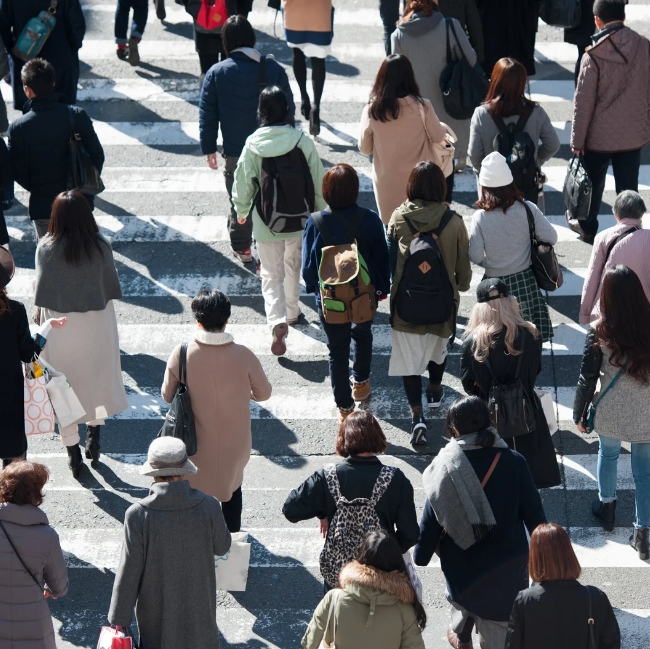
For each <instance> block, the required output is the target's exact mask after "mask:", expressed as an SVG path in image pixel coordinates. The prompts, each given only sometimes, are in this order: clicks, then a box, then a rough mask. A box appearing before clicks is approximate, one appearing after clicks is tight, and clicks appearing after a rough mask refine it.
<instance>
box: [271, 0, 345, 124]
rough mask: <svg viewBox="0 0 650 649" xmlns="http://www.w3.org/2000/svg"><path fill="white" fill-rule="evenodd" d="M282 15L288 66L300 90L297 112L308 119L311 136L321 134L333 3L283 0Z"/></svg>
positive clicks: (312, 0)
mask: <svg viewBox="0 0 650 649" xmlns="http://www.w3.org/2000/svg"><path fill="white" fill-rule="evenodd" d="M282 16H283V19H284V34H285V38H286V39H287V45H288V46H289V47H290V48H291V55H292V59H291V65H292V67H293V74H294V76H295V77H296V83H297V84H298V87H299V88H300V113H301V114H302V116H303V117H304V118H305V119H306V120H309V132H310V134H311V135H318V134H319V133H320V102H321V98H322V96H323V88H324V87H325V59H326V58H327V57H328V55H329V54H330V53H331V51H332V37H333V36H334V9H333V8H332V0H311V1H310V2H305V0H283V1H282ZM307 59H309V61H310V62H311V84H312V90H313V93H314V96H313V101H312V100H310V98H309V93H308V92H307Z"/></svg>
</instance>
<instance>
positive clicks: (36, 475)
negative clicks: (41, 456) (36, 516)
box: [0, 460, 50, 507]
mask: <svg viewBox="0 0 650 649" xmlns="http://www.w3.org/2000/svg"><path fill="white" fill-rule="evenodd" d="M49 477H50V472H49V471H48V470H47V467H46V466H45V465H44V464H38V463H36V462H25V461H24V460H23V461H21V462H12V463H11V464H9V466H7V467H5V468H4V469H3V470H2V473H0V502H3V503H13V504H14V505H34V507H39V506H40V505H41V504H42V502H43V487H44V486H45V483H46V482H47V481H48V479H49Z"/></svg>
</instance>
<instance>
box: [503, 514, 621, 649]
mask: <svg viewBox="0 0 650 649" xmlns="http://www.w3.org/2000/svg"><path fill="white" fill-rule="evenodd" d="M581 570H582V569H581V568H580V563H578V558H577V557H576V555H575V552H574V551H573V547H572V545H571V540H570V539H569V535H568V534H567V533H566V531H565V530H564V528H562V527H561V526H560V525H558V524H557V523H545V524H543V525H539V526H538V527H536V528H535V531H534V532H533V533H532V534H531V536H530V558H529V561H528V574H529V575H530V578H531V580H532V581H533V582H535V585H534V586H531V587H530V588H526V590H522V591H521V592H520V593H519V595H517V599H516V600H515V604H514V606H513V607H512V614H511V616H510V622H509V623H508V635H507V637H506V647H505V649H548V648H549V647H553V648H554V649H575V648H576V647H590V648H591V649H620V646H621V633H620V630H619V628H618V622H617V621H616V616H615V615H614V611H613V610H612V605H611V604H610V603H609V599H608V598H607V595H605V593H603V591H602V590H600V589H599V588H595V587H594V586H583V585H582V584H581V583H580V582H579V581H578V578H579V577H580V572H581ZM590 619H591V620H593V632H594V639H597V640H596V644H593V645H590V640H589V634H590V631H589V623H588V622H587V621H588V620H590Z"/></svg>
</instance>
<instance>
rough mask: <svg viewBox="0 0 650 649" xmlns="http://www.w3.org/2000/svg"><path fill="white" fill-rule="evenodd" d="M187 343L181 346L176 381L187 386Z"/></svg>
mask: <svg viewBox="0 0 650 649" xmlns="http://www.w3.org/2000/svg"><path fill="white" fill-rule="evenodd" d="M186 367H187V343H183V344H182V345H181V353H180V358H179V362H178V375H179V376H178V380H179V381H180V382H181V383H182V384H183V385H187V371H186Z"/></svg>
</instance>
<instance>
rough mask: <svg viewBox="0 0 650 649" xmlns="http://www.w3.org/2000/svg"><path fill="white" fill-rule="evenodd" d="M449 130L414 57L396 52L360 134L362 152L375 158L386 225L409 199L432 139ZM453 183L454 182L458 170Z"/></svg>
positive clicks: (377, 192) (381, 70) (386, 62)
mask: <svg viewBox="0 0 650 649" xmlns="http://www.w3.org/2000/svg"><path fill="white" fill-rule="evenodd" d="M427 133H428V137H427ZM445 133H446V131H445V129H444V127H443V126H442V125H441V124H440V121H439V120H438V117H437V116H436V113H435V111H434V110H433V107H432V106H431V102H430V101H429V100H428V99H423V98H422V97H421V96H420V89H419V88H418V84H417V83H416V82H415V77H414V76H413V67H412V66H411V63H410V61H409V60H408V59H407V58H406V57H405V56H401V55H398V54H391V55H390V56H389V57H387V58H386V59H385V60H384V62H383V63H382V64H381V67H380V68H379V72H378V73H377V78H376V80H375V85H374V86H373V88H372V92H371V94H370V102H369V103H368V105H367V106H365V107H364V109H363V114H362V115H361V129H360V135H359V150H360V151H361V153H364V154H365V155H372V156H373V158H372V184H373V188H374V190H375V200H376V201H377V206H378V207H379V216H381V220H382V222H383V223H384V225H386V224H388V221H390V217H391V215H392V213H393V212H394V211H395V210H396V209H397V207H398V206H399V205H401V204H402V203H403V202H404V201H405V200H406V183H407V181H408V177H409V174H410V173H411V170H412V169H413V167H415V165H416V164H417V163H418V162H420V161H421V160H429V159H430V158H431V156H430V153H429V151H430V149H429V138H431V141H432V142H442V141H443V139H444V138H445ZM448 184H449V185H453V173H452V180H451V182H449V183H448ZM449 195H451V189H449Z"/></svg>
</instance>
